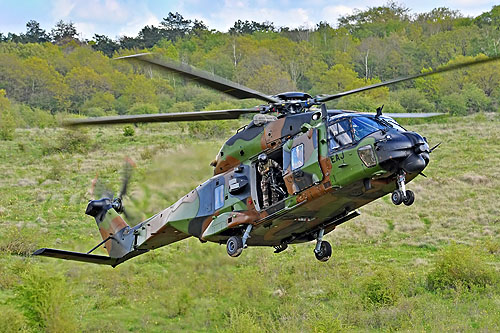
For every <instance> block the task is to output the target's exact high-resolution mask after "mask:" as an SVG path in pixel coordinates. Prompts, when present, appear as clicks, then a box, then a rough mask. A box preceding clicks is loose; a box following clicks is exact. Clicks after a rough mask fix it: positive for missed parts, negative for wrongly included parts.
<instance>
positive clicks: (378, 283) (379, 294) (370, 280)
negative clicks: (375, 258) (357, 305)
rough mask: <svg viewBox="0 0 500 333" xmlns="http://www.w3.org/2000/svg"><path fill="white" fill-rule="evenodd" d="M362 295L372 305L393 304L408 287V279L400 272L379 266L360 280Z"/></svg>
mask: <svg viewBox="0 0 500 333" xmlns="http://www.w3.org/2000/svg"><path fill="white" fill-rule="evenodd" d="M361 285H362V295H363V298H364V299H365V301H367V302H368V303H369V304H373V305H393V304H395V303H396V302H397V301H398V299H399V298H400V297H401V296H402V295H403V294H404V292H405V291H406V290H407V288H408V280H407V279H406V278H405V276H404V275H403V273H402V272H400V271H398V270H395V269H391V268H381V269H378V270H376V271H375V272H374V273H373V274H372V275H370V276H368V277H367V278H366V279H365V280H364V281H363V282H362V284H361Z"/></svg>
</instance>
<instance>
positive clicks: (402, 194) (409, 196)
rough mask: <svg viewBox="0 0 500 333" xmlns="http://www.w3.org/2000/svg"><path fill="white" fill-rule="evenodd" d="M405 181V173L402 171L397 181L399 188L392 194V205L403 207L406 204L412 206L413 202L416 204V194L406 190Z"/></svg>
mask: <svg viewBox="0 0 500 333" xmlns="http://www.w3.org/2000/svg"><path fill="white" fill-rule="evenodd" d="M405 179H406V178H405V173H404V171H401V172H400V173H399V174H398V178H397V180H396V184H397V185H398V188H397V190H395V191H394V192H392V195H391V200H392V203H393V204H395V205H401V204H402V203H404V204H405V205H406V206H411V205H412V204H413V202H415V193H413V191H411V190H406V188H405Z"/></svg>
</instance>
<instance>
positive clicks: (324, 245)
mask: <svg viewBox="0 0 500 333" xmlns="http://www.w3.org/2000/svg"><path fill="white" fill-rule="evenodd" d="M324 232H325V230H324V229H321V230H320V231H319V232H318V237H317V238H316V247H315V248H314V255H315V256H316V259H318V260H319V261H323V262H325V261H328V259H330V257H331V256H332V246H331V245H330V243H328V242H327V241H324V240H323V234H324Z"/></svg>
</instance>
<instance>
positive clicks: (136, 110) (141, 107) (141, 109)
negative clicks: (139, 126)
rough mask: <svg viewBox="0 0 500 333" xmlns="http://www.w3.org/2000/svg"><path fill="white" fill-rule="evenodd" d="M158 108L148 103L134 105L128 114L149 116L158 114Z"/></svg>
mask: <svg viewBox="0 0 500 333" xmlns="http://www.w3.org/2000/svg"><path fill="white" fill-rule="evenodd" d="M158 112H159V111H158V107H157V106H156V105H153V104H149V103H137V104H134V105H133V106H132V107H131V108H130V109H129V110H128V114H151V113H158Z"/></svg>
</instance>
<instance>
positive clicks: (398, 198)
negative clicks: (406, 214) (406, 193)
mask: <svg viewBox="0 0 500 333" xmlns="http://www.w3.org/2000/svg"><path fill="white" fill-rule="evenodd" d="M391 200H392V203H393V204H395V205H396V206H399V205H401V204H402V203H403V192H402V191H401V190H396V191H394V192H392V195H391Z"/></svg>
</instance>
